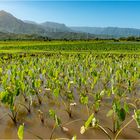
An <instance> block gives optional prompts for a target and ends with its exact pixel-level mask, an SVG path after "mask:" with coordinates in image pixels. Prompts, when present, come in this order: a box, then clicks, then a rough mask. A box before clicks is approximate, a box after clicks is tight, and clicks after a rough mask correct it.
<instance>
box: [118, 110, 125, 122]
mask: <svg viewBox="0 0 140 140" xmlns="http://www.w3.org/2000/svg"><path fill="white" fill-rule="evenodd" d="M118 117H119V120H120V121H124V120H125V117H126V112H125V110H124V109H123V108H121V109H120V110H119V111H118Z"/></svg>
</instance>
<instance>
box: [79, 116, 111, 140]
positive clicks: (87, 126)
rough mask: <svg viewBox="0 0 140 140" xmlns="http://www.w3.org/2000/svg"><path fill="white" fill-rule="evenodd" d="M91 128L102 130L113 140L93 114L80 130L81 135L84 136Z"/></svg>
mask: <svg viewBox="0 0 140 140" xmlns="http://www.w3.org/2000/svg"><path fill="white" fill-rule="evenodd" d="M91 128H96V129H100V130H101V131H102V132H103V133H104V134H106V135H107V137H108V138H109V139H111V137H110V135H109V134H108V132H107V131H106V130H105V128H104V127H103V126H101V125H100V124H99V121H98V120H97V119H96V118H95V116H94V114H91V115H90V116H89V117H88V119H87V120H86V121H85V123H84V125H83V126H82V127H81V129H80V133H81V134H84V133H85V132H86V131H87V130H88V129H91Z"/></svg>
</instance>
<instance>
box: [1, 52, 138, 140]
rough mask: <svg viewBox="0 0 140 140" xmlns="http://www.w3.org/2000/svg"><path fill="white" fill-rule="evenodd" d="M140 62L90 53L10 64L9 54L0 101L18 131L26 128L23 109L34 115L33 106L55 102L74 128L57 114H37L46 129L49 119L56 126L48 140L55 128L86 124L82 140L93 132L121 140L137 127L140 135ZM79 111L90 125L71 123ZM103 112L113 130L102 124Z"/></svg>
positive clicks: (22, 59)
mask: <svg viewBox="0 0 140 140" xmlns="http://www.w3.org/2000/svg"><path fill="white" fill-rule="evenodd" d="M139 60H140V58H139V57H138V56H135V55H111V54H104V55H99V54H98V55H96V54H92V53H86V54H63V55H62V54H57V53H56V54H50V55H48V54H47V55H45V54H42V55H36V56H30V55H29V54H28V55H26V56H24V55H23V56H22V55H15V56H14V55H13V56H10V58H9V56H8V55H6V54H5V55H3V56H2V57H1V58H0V66H1V67H0V100H1V103H2V104H3V105H5V106H8V112H7V115H8V116H9V118H10V119H11V120H12V121H13V123H14V124H15V125H17V124H18V125H19V123H24V122H19V120H18V114H19V112H20V108H21V107H24V108H25V109H26V110H27V112H28V113H29V114H30V113H32V108H34V106H33V105H34V104H35V103H36V104H37V106H41V105H44V104H47V102H50V101H51V102H54V106H57V105H58V104H59V105H61V106H63V110H64V111H65V114H66V115H68V116H69V118H71V119H72V121H71V122H67V123H66V122H64V121H63V120H62V118H61V116H58V115H57V113H56V112H57V110H55V109H52V108H46V110H48V111H47V115H46V113H45V112H43V111H42V110H40V109H39V110H38V116H39V119H40V121H41V123H42V124H44V125H46V123H45V122H46V120H47V119H48V117H49V118H52V119H53V120H54V127H53V128H52V132H51V134H50V139H52V138H53V134H54V133H55V132H56V128H58V127H59V128H60V129H61V130H62V131H64V132H67V131H69V129H68V128H67V127H66V126H67V125H69V124H71V123H74V122H75V123H76V121H82V122H83V126H81V129H80V130H79V131H80V133H81V134H82V135H84V133H85V132H86V131H88V129H93V128H94V129H100V130H101V131H102V132H103V133H104V134H105V135H106V136H107V137H108V138H109V139H113V138H115V139H117V138H118V136H119V135H120V134H121V132H122V131H123V130H124V129H125V128H126V127H127V126H128V125H131V123H132V122H133V121H135V122H136V125H137V128H136V129H135V130H136V131H137V132H138V133H139V132H140V131H139V128H140V109H139V108H140V93H139V85H140V81H139V78H140V61H139ZM75 106H82V107H83V108H84V107H85V109H86V111H87V113H86V114H87V118H86V119H83V118H78V119H73V111H74V109H75ZM103 107H105V108H107V109H108V111H107V113H106V116H107V117H108V119H111V120H112V125H111V126H110V127H105V126H103V125H102V124H101V123H100V119H99V118H98V113H100V112H101V108H103ZM103 115H104V114H103ZM103 117H104V116H103ZM1 119H4V118H1ZM46 127H47V126H46ZM23 128H24V127H23V125H22V126H20V127H19V133H18V134H19V136H20V139H22V135H23V130H24V129H23ZM25 131H26V129H25ZM73 135H76V134H73ZM73 139H76V136H74V137H73Z"/></svg>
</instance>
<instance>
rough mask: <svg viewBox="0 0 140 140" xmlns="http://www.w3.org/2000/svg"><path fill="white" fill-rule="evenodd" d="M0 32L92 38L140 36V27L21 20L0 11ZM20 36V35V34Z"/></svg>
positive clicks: (11, 34) (58, 37)
mask: <svg viewBox="0 0 140 140" xmlns="http://www.w3.org/2000/svg"><path fill="white" fill-rule="evenodd" d="M0 32H1V33H5V38H6V36H7V38H8V36H9V34H10V36H15V37H18V36H19V35H22V34H23V36H26V37H27V35H32V36H38V37H40V36H41V37H43V38H47V37H48V38H51V39H93V38H105V39H106V38H112V37H114V38H118V37H128V36H135V37H139V36H140V29H134V28H117V27H107V28H100V27H99V28H97V27H67V26H66V25H65V24H61V23H56V22H44V23H40V24H39V23H36V22H34V21H27V20H25V21H22V20H20V19H17V18H16V17H14V16H13V15H12V14H10V13H8V12H5V11H0ZM20 37H22V36H20Z"/></svg>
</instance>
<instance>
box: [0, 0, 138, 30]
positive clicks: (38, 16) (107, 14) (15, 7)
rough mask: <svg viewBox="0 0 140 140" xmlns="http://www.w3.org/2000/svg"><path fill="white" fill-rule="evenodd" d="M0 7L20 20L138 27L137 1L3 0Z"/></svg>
mask: <svg viewBox="0 0 140 140" xmlns="http://www.w3.org/2000/svg"><path fill="white" fill-rule="evenodd" d="M0 10H5V11H7V12H10V13H11V14H13V15H14V16H15V17H17V18H19V19H22V20H31V21H36V22H38V23H41V22H45V21H53V22H58V23H64V24H66V25H67V26H92V27H129V28H140V1H126V0H125V1H113V0H112V1H105V0H104V1H64V0H63V1H58V0H57V1H27V0H25V1H12V0H10V1H7V0H5V1H2V0H0Z"/></svg>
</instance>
